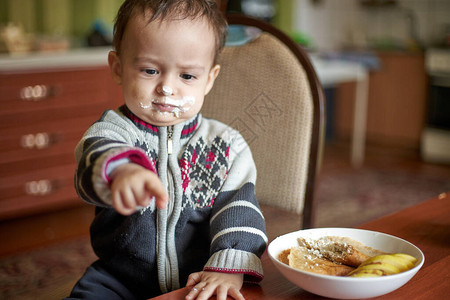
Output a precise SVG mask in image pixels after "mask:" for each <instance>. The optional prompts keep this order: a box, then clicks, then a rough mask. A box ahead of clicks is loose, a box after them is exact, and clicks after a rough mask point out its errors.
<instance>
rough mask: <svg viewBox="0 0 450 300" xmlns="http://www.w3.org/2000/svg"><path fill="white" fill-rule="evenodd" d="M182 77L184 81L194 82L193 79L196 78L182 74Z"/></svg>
mask: <svg viewBox="0 0 450 300" xmlns="http://www.w3.org/2000/svg"><path fill="white" fill-rule="evenodd" d="M180 77H181V78H183V79H184V80H192V79H195V76H194V75H191V74H181V75H180Z"/></svg>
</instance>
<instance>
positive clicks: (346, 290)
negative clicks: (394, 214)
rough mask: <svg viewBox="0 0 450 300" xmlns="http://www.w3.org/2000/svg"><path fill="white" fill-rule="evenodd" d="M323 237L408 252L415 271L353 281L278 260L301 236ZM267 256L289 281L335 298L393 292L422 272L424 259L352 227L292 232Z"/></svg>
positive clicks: (398, 242)
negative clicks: (302, 269) (301, 268)
mask: <svg viewBox="0 0 450 300" xmlns="http://www.w3.org/2000/svg"><path fill="white" fill-rule="evenodd" d="M322 236H341V237H349V238H352V239H354V240H356V241H359V242H361V243H363V244H365V245H366V246H370V247H372V248H375V249H378V250H381V251H384V252H388V253H406V254H409V255H412V256H414V257H416V258H417V263H416V266H415V267H414V268H412V269H410V270H408V271H406V272H402V273H399V274H395V275H389V276H382V277H372V278H351V277H339V276H331V275H320V274H315V273H311V272H306V271H301V270H297V269H294V268H292V267H290V266H288V265H286V264H284V263H282V262H280V261H279V260H278V255H279V254H280V252H282V251H283V250H286V249H289V248H291V247H293V246H298V242H297V238H298V237H304V238H320V237H322ZM268 253H269V256H270V259H271V260H272V262H273V263H274V264H275V266H276V267H277V268H278V270H279V271H280V272H281V273H282V274H283V275H284V276H285V277H286V278H287V279H288V280H289V281H291V282H292V283H294V284H295V285H297V286H299V287H300V288H302V289H304V290H306V291H308V292H311V293H314V294H317V295H320V296H324V297H329V298H336V299H361V298H371V297H377V296H381V295H384V294H387V293H390V292H392V291H394V290H396V289H398V288H399V287H401V286H402V285H404V284H405V283H407V282H408V281H409V280H410V279H411V278H412V277H413V276H414V275H415V274H416V273H417V271H419V269H420V268H421V267H422V265H423V262H424V260H425V257H424V255H423V253H422V251H420V249H419V248H417V247H416V246H414V245H413V244H411V243H410V242H407V241H405V240H402V239H400V238H398V237H395V236H392V235H389V234H385V233H380V232H375V231H369V230H362V229H352V228H317V229H306V230H300V231H296V232H291V233H288V234H285V235H282V236H280V237H278V238H276V239H275V240H273V241H272V242H271V243H270V244H269V247H268Z"/></svg>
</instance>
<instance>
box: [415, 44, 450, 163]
mask: <svg viewBox="0 0 450 300" xmlns="http://www.w3.org/2000/svg"><path fill="white" fill-rule="evenodd" d="M425 64H426V69H427V73H428V75H429V79H430V80H429V82H430V83H429V84H430V86H429V95H428V102H427V118H426V126H425V128H424V130H423V132H422V139H421V153H422V158H423V159H424V160H425V161H428V162H432V163H448V164H450V49H449V48H440V49H438V48H436V49H430V50H428V51H427V52H426V54H425Z"/></svg>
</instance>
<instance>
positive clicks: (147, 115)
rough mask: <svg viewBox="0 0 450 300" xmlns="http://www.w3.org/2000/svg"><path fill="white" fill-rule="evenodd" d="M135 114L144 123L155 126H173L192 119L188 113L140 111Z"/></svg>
mask: <svg viewBox="0 0 450 300" xmlns="http://www.w3.org/2000/svg"><path fill="white" fill-rule="evenodd" d="M133 113H134V114H135V115H136V116H137V117H138V118H139V119H141V120H142V121H144V122H146V123H148V124H151V125H153V126H172V125H176V124H178V123H181V122H184V121H186V120H187V119H189V118H190V116H188V115H187V114H186V113H182V112H181V113H174V112H164V111H158V110H153V109H151V110H150V109H147V110H145V111H142V110H138V111H137V112H134V111H133Z"/></svg>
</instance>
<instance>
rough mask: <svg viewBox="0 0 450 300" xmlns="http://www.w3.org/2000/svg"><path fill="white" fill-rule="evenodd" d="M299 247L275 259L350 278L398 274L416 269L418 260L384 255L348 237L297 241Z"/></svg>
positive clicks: (314, 271)
mask: <svg viewBox="0 0 450 300" xmlns="http://www.w3.org/2000/svg"><path fill="white" fill-rule="evenodd" d="M297 241H298V246H294V247H291V248H289V249H286V250H284V251H282V252H281V253H280V254H279V256H278V259H279V260H280V261H281V262H283V263H285V264H287V265H289V266H291V267H293V268H295V269H298V270H303V271H308V272H313V273H317V274H324V275H333V276H350V277H378V276H386V275H393V274H398V273H401V272H404V271H407V270H409V269H411V268H413V267H414V266H415V263H416V262H417V259H416V258H415V257H413V256H411V255H408V254H404V253H394V254H391V253H385V252H383V251H381V250H377V249H374V248H372V247H368V246H366V245H364V244H363V243H361V242H358V241H356V240H353V239H351V238H349V237H338V236H323V237H320V238H318V239H310V238H303V237H299V238H297Z"/></svg>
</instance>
